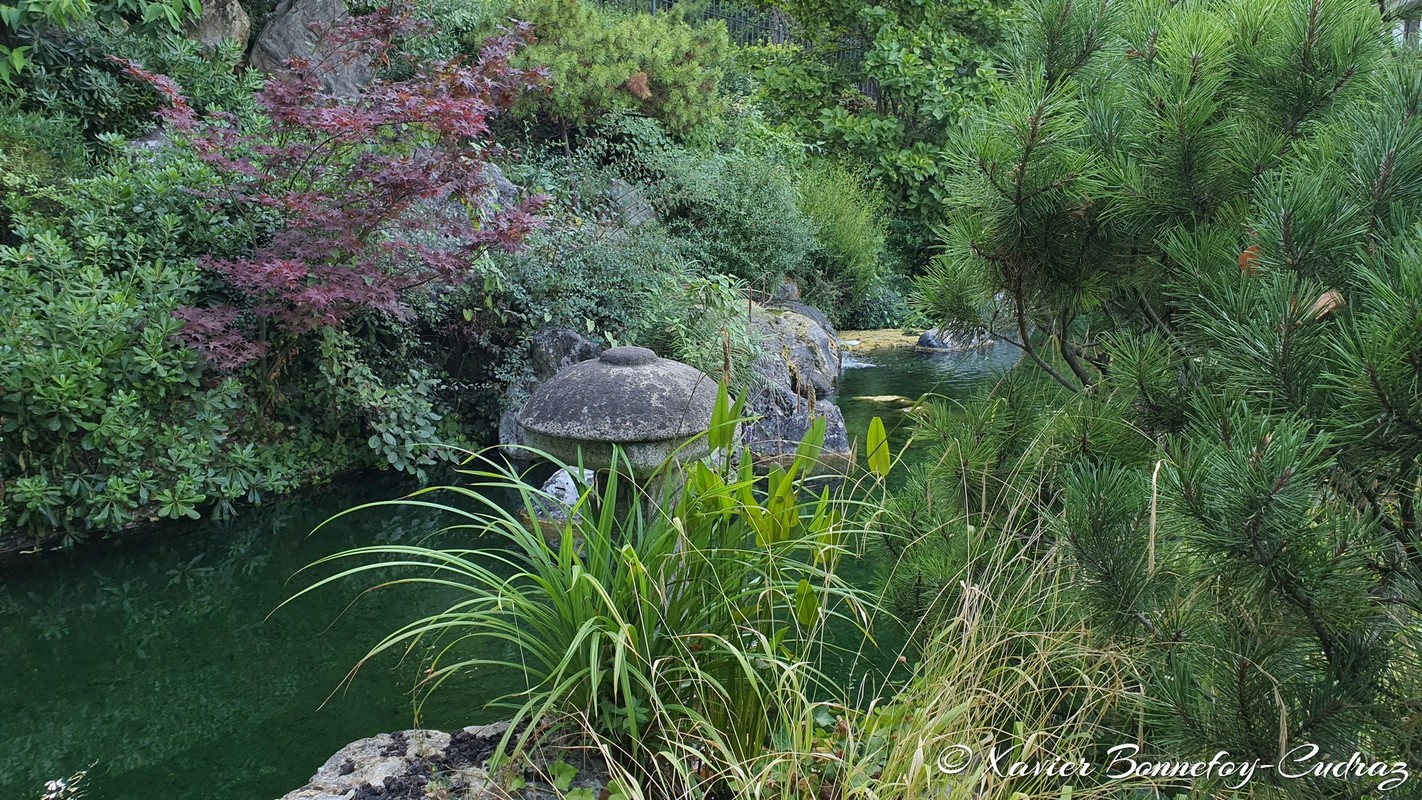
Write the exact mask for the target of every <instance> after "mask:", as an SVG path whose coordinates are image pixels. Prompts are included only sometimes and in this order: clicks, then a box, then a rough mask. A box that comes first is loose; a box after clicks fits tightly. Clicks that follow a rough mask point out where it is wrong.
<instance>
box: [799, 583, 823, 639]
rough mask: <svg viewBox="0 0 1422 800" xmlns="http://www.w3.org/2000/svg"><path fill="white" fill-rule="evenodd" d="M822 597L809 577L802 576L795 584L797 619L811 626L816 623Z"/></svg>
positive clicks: (804, 624) (802, 623) (806, 625)
mask: <svg viewBox="0 0 1422 800" xmlns="http://www.w3.org/2000/svg"><path fill="white" fill-rule="evenodd" d="M819 611H820V597H819V595H818V594H817V593H816V592H815V587H813V586H811V585H810V581H809V580H808V579H807V578H801V579H800V582H799V583H798V584H796V586H795V619H796V621H798V622H799V623H800V624H801V625H803V626H805V627H807V628H808V627H809V626H811V625H813V624H814V622H815V617H817V616H819Z"/></svg>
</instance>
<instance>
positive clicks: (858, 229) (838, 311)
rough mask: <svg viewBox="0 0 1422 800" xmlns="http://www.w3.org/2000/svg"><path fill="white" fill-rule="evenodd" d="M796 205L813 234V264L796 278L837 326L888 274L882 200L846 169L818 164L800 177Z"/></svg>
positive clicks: (809, 299) (806, 293) (813, 301)
mask: <svg viewBox="0 0 1422 800" xmlns="http://www.w3.org/2000/svg"><path fill="white" fill-rule="evenodd" d="M798 184H799V185H798V187H797V190H798V194H799V196H798V201H797V203H796V205H797V206H798V207H799V209H800V212H801V213H803V214H804V215H805V217H806V218H807V219H808V220H809V222H810V224H811V225H812V226H813V227H814V231H815V248H814V250H813V251H812V252H811V255H810V259H809V263H808V264H806V266H805V267H804V268H803V269H801V270H800V271H799V272H797V273H796V277H798V278H799V279H800V286H801V289H802V290H803V291H804V294H805V299H806V301H807V302H809V303H811V304H815V305H819V306H821V307H822V308H825V309H829V311H830V314H831V315H832V316H831V319H833V320H834V322H835V323H836V324H839V323H840V322H842V321H843V320H844V319H845V313H844V312H846V311H848V310H849V308H850V307H851V306H852V305H853V304H854V303H855V301H856V300H858V299H860V298H862V297H863V296H864V295H865V293H867V292H868V290H869V287H870V286H872V285H874V284H875V282H876V281H878V279H879V278H880V277H881V275H882V274H883V271H884V256H885V228H884V221H883V212H882V210H881V208H880V203H879V199H878V198H877V197H876V196H875V195H874V193H873V191H872V190H871V189H870V188H869V187H867V186H865V185H864V184H863V183H862V182H861V181H860V180H858V179H857V178H856V177H855V176H854V175H853V174H852V173H850V172H849V171H848V170H847V169H845V168H844V167H841V166H838V165H835V164H829V163H819V164H816V165H814V166H812V167H811V168H809V169H808V170H806V171H805V172H804V173H803V174H801V175H800V176H799V181H798Z"/></svg>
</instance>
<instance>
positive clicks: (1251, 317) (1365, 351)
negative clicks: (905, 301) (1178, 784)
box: [921, 0, 1422, 797]
mask: <svg viewBox="0 0 1422 800" xmlns="http://www.w3.org/2000/svg"><path fill="white" fill-rule="evenodd" d="M1005 60H1006V62H1007V63H1008V64H1009V65H1010V75H1011V79H1010V81H1009V82H1008V85H1007V87H1006V88H1005V90H1004V92H1003V93H1002V96H1001V97H1000V98H999V99H998V102H997V103H996V105H995V106H994V107H993V108H992V109H991V110H990V111H989V112H988V113H987V114H985V115H984V116H983V117H982V118H981V119H979V120H977V121H976V122H975V123H974V124H973V125H972V126H971V127H970V128H969V129H968V130H966V131H965V132H964V133H963V134H962V135H961V136H959V137H957V138H956V139H955V141H954V142H953V151H952V152H953V162H952V167H953V172H954V174H955V175H956V176H957V178H956V181H955V184H954V189H955V195H954V196H955V202H954V204H953V205H954V211H953V212H952V213H951V214H950V215H948V217H947V218H946V219H945V220H944V222H943V224H942V226H941V227H940V230H939V234H940V236H941V238H942V241H943V244H944V251H943V254H942V255H941V256H940V257H939V258H938V259H937V260H936V262H935V264H934V266H933V269H932V270H931V272H930V274H929V275H928V276H927V277H926V278H925V279H924V280H923V282H922V285H921V300H922V303H923V307H924V308H925V310H926V311H928V312H929V313H930V314H931V315H932V316H933V317H934V318H935V319H937V320H940V321H942V322H943V323H945V324H947V325H948V326H950V327H955V328H958V329H961V330H964V331H965V332H966V331H971V332H981V331H987V332H989V333H991V335H993V336H994V337H995V338H997V339H998V340H1000V341H1002V342H1004V343H1006V344H1007V345H1008V346H1015V347H1019V348H1021V349H1022V350H1023V352H1024V355H1025V357H1026V358H1027V368H1029V369H1035V370H1037V371H1038V372H1040V373H1041V374H1044V375H1046V376H1047V377H1048V378H1049V379H1050V380H1051V381H1053V382H1054V383H1055V384H1057V386H1058V388H1059V392H1060V396H1059V397H1058V398H1057V399H1056V400H1054V401H1053V405H1052V406H1051V407H1049V408H1046V409H1040V410H1039V411H1038V417H1039V418H1041V419H1055V420H1058V422H1055V423H1053V425H1056V426H1057V428H1058V429H1060V428H1061V426H1062V425H1063V423H1062V422H1060V420H1061V418H1062V412H1063V410H1071V414H1074V415H1077V416H1081V417H1090V418H1092V419H1095V420H1097V422H1096V423H1095V424H1097V425H1098V426H1100V425H1102V424H1103V422H1102V421H1108V420H1116V423H1117V425H1118V429H1119V430H1122V431H1135V432H1136V437H1135V441H1134V442H1132V441H1131V436H1130V435H1129V434H1127V435H1124V436H1123V437H1118V438H1117V439H1115V444H1114V445H1112V444H1109V443H1107V442H1102V441H1101V438H1100V437H1098V438H1097V439H1096V440H1095V441H1092V440H1091V438H1090V436H1089V435H1088V434H1087V433H1082V435H1081V436H1080V438H1079V440H1076V441H1075V444H1073V442H1074V440H1072V439H1070V438H1069V437H1061V436H1057V437H1052V436H1045V437H1044V436H1036V437H1031V438H1030V440H1029V441H1026V442H1025V443H1024V444H1022V445H1021V447H1020V448H1019V452H1021V453H1024V454H1026V453H1031V452H1036V453H1037V455H1036V456H1034V457H1033V460H1032V463H1036V464H1039V465H1040V466H1039V467H1038V468H1035V469H1034V470H1032V472H1031V474H1030V475H1008V476H1007V477H1005V478H1004V480H1008V481H1011V480H1030V481H1033V482H1035V483H1036V484H1040V486H1034V488H1033V492H1034V494H1036V495H1037V496H1040V497H1041V498H1043V499H1042V504H1043V505H1044V506H1045V507H1046V508H1047V509H1049V510H1050V511H1051V512H1052V514H1054V515H1055V516H1054V520H1053V522H1052V524H1051V527H1052V529H1053V531H1054V533H1055V541H1056V542H1057V543H1059V544H1060V545H1061V546H1063V547H1065V548H1066V549H1067V550H1068V551H1069V552H1070V553H1072V554H1073V555H1074V556H1075V559H1074V564H1075V566H1074V569H1075V570H1077V571H1078V572H1079V578H1080V586H1081V591H1080V599H1081V601H1082V607H1083V608H1084V609H1086V610H1087V618H1088V620H1089V621H1090V623H1091V624H1092V626H1093V627H1094V629H1095V630H1096V631H1097V632H1098V633H1099V634H1100V635H1101V636H1103V637H1109V638H1110V639H1112V640H1113V641H1116V642H1118V643H1121V644H1123V645H1126V646H1130V647H1134V648H1139V651H1140V652H1141V653H1143V654H1145V655H1146V658H1145V663H1148V664H1149V665H1150V667H1149V668H1148V669H1147V670H1146V671H1145V672H1144V674H1142V675H1140V681H1141V682H1142V686H1143V691H1144V694H1145V696H1146V697H1147V698H1148V699H1149V703H1148V707H1147V708H1146V709H1145V711H1144V713H1143V715H1142V717H1141V719H1140V720H1139V721H1137V722H1135V723H1131V722H1130V721H1124V720H1123V721H1122V725H1123V726H1126V725H1128V724H1129V726H1130V728H1131V729H1135V727H1136V725H1137V724H1139V725H1140V726H1142V730H1143V731H1144V733H1145V734H1146V735H1145V738H1146V740H1147V741H1148V742H1149V744H1150V746H1151V747H1153V748H1155V749H1156V750H1157V751H1158V754H1165V755H1170V756H1174V757H1195V756H1204V757H1205V758H1206V759H1208V757H1209V756H1210V755H1212V754H1213V753H1214V752H1215V751H1217V750H1221V749H1223V750H1228V751H1230V752H1231V754H1232V755H1233V756H1235V757H1237V758H1259V759H1262V760H1264V761H1265V762H1266V763H1276V762H1278V761H1279V760H1280V759H1281V758H1287V757H1289V754H1290V753H1291V752H1292V753H1294V754H1295V755H1297V754H1298V752H1299V751H1296V750H1294V748H1296V747H1298V746H1300V745H1303V744H1316V745H1318V746H1319V747H1320V748H1321V752H1322V754H1323V755H1321V756H1319V758H1320V759H1322V758H1327V759H1337V760H1346V759H1347V757H1348V756H1349V755H1351V754H1352V753H1354V752H1359V753H1362V754H1363V755H1364V756H1365V757H1368V758H1376V759H1379V760H1384V761H1399V760H1401V761H1406V760H1407V759H1409V758H1411V759H1413V760H1414V762H1415V759H1416V757H1417V753H1418V752H1419V747H1422V703H1419V701H1418V699H1417V698H1418V697H1422V679H1419V675H1422V673H1419V667H1422V663H1419V640H1422V591H1419V590H1422V529H1419V523H1418V515H1417V509H1416V505H1417V498H1418V479H1419V456H1422V228H1419V227H1418V225H1417V220H1419V219H1422V148H1419V147H1418V146H1417V145H1418V144H1419V140H1420V139H1419V137H1422V114H1419V111H1422V65H1419V64H1418V62H1417V61H1416V58H1415V55H1412V54H1409V53H1406V52H1398V51H1396V50H1394V48H1393V45H1392V43H1391V40H1390V38H1389V34H1388V31H1387V23H1385V22H1384V20H1383V19H1382V18H1381V17H1380V15H1379V12H1378V8H1377V6H1376V4H1371V3H1368V2H1364V1H1363V0H1356V1H1355V0H1287V1H1285V2H1271V3H1261V2H1256V1H1255V0H1221V1H1220V2H1180V3H1173V4H1172V3H1165V2H1154V1H1153V0H1138V1H1136V2H1128V3H1113V2H1085V3H1083V2H1076V1H1075V0H1039V2H1036V3H1035V4H1033V5H1032V6H1031V7H1030V8H1029V10H1028V12H1027V14H1026V19H1025V21H1024V24H1023V28H1022V30H1021V31H1020V32H1019V35H1018V36H1017V37H1016V39H1015V40H1014V41H1013V42H1012V44H1011V46H1010V47H1009V48H1008V50H1007V52H1006V53H1005ZM1069 416H1070V415H1069ZM1036 424H1038V425H1039V426H1040V425H1041V423H1036ZM1082 425H1083V426H1085V425H1086V423H1082ZM1083 429H1084V428H1083ZM1021 430H1022V429H1021V428H1019V429H1016V431H1015V432H1012V433H1011V434H1010V435H1013V436H1017V437H1018V438H1019V439H1021V438H1022V437H1021ZM1006 435H1007V434H1004V441H1005V440H1006V439H1005V436H1006ZM1122 443H1124V444H1122ZM1064 445H1065V446H1064ZM1004 541H1005V542H1006V541H1007V540H1006V539H1004ZM1272 780H1273V783H1272V784H1270V788H1267V789H1264V790H1262V791H1264V792H1265V793H1266V794H1267V793H1274V792H1277V793H1282V794H1284V795H1286V796H1310V797H1311V796H1324V795H1327V796H1349V797H1356V796H1364V795H1367V794H1368V793H1369V792H1370V791H1371V788H1370V787H1371V786H1374V785H1375V784H1376V780H1374V781H1373V783H1371V784H1370V783H1368V781H1366V780H1357V779H1353V780H1342V779H1331V778H1314V779H1310V780H1301V781H1287V780H1278V779H1277V778H1273V779H1272ZM1199 787H1201V788H1204V789H1206V790H1209V789H1210V785H1209V784H1208V783H1202V784H1199Z"/></svg>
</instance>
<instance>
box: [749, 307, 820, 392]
mask: <svg viewBox="0 0 1422 800" xmlns="http://www.w3.org/2000/svg"><path fill="white" fill-rule="evenodd" d="M807 312H813V313H807ZM816 317H819V319H817V318H816ZM751 330H752V331H753V332H754V333H755V334H756V335H757V336H758V337H759V338H760V339H761V343H762V344H761V347H762V350H763V355H762V356H761V359H762V360H768V361H769V362H772V363H757V364H754V365H752V369H753V370H754V371H755V372H756V373H757V374H760V375H761V376H762V377H766V378H767V379H773V380H771V382H773V383H779V382H780V381H779V379H778V377H779V374H780V367H779V366H777V365H776V364H775V363H773V362H779V363H780V364H783V365H784V367H785V369H786V371H787V372H788V373H789V378H790V383H789V388H790V389H791V391H793V392H795V393H796V394H798V395H801V396H802V397H810V396H814V397H815V398H816V399H824V398H828V397H829V396H830V395H831V394H833V393H834V389H835V384H836V383H838V381H839V372H840V368H841V366H842V363H841V356H840V350H839V338H838V336H837V335H836V334H835V332H834V328H833V327H832V326H830V324H829V320H828V319H827V318H824V315H823V314H822V313H821V312H819V311H818V310H817V309H813V308H810V307H809V306H804V305H801V304H799V303H787V304H782V305H781V306H779V307H769V308H767V307H764V306H754V307H752V309H751Z"/></svg>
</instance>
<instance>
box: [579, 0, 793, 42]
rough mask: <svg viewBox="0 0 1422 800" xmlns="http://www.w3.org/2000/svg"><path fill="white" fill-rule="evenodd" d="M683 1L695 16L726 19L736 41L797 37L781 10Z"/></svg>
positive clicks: (659, 8) (627, 2) (669, 5)
mask: <svg viewBox="0 0 1422 800" xmlns="http://www.w3.org/2000/svg"><path fill="white" fill-rule="evenodd" d="M597 3H598V5H601V6H604V7H608V8H616V9H619V10H622V11H631V12H637V13H643V14H661V13H665V12H668V11H671V10H672V9H673V8H674V7H676V6H677V5H678V4H679V3H678V0H597ZM684 5H685V6H686V7H687V10H688V11H690V12H691V17H692V18H693V19H698V18H699V19H719V20H722V21H724V22H725V23H726V32H727V34H729V36H730V39H731V42H732V43H733V44H739V45H753V44H788V43H790V42H792V41H794V36H793V33H792V31H791V24H790V18H789V17H786V16H785V15H784V14H782V13H780V12H778V11H760V10H757V9H752V8H746V7H745V6H741V5H738V4H736V3H726V2H721V0H709V2H708V0H687V2H685V3H684Z"/></svg>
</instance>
